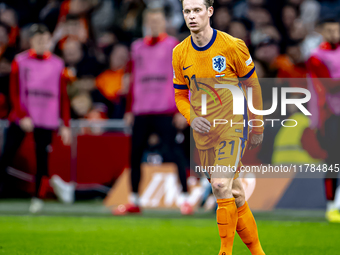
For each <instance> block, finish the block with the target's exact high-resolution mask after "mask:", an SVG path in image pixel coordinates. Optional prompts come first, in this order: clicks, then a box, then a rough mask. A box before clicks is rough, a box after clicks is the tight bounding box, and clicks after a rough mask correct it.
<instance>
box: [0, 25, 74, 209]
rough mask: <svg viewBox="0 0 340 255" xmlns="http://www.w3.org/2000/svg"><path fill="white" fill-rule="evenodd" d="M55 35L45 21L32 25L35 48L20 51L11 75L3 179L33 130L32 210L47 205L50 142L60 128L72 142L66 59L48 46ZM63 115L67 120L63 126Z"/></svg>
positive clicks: (0, 162)
mask: <svg viewBox="0 0 340 255" xmlns="http://www.w3.org/2000/svg"><path fill="white" fill-rule="evenodd" d="M50 42H51V35H50V33H49V31H48V29H47V27H46V26H45V25H42V24H34V25H32V26H31V28H30V45H31V49H30V50H28V51H25V52H22V53H20V54H18V55H16V57H15V59H14V61H13V63H12V70H11V74H10V75H11V76H10V98H11V104H12V110H11V113H10V115H9V120H10V122H11V124H10V127H9V128H8V130H7V133H6V139H5V144H4V149H3V154H2V155H1V159H0V175H1V176H0V177H1V178H0V181H1V182H2V184H0V186H2V185H3V184H4V183H5V177H6V168H7V166H8V165H9V164H11V161H12V160H13V158H14V156H15V153H16V151H17V150H18V149H19V147H20V144H21V142H22V141H23V139H24V138H25V135H26V133H29V132H33V135H34V140H35V149H36V161H37V172H36V176H35V192H34V197H33V198H32V201H31V205H30V208H29V210H30V212H31V213H38V212H40V211H41V210H42V208H43V201H42V200H41V198H42V197H43V196H44V194H42V193H43V192H42V191H43V190H44V189H43V188H42V187H43V186H47V185H48V178H47V176H48V145H49V144H50V143H51V140H52V132H53V131H54V130H57V129H58V128H59V131H60V134H61V138H62V141H63V143H64V144H65V145H69V144H70V141H71V131H70V128H69V119H70V107H69V101H68V96H67V92H66V83H65V80H64V77H63V70H64V62H63V61H62V60H61V59H60V58H58V57H57V56H55V55H53V54H51V53H50V52H49V51H48V49H49V46H50ZM60 119H62V121H63V124H62V125H61V126H60Z"/></svg>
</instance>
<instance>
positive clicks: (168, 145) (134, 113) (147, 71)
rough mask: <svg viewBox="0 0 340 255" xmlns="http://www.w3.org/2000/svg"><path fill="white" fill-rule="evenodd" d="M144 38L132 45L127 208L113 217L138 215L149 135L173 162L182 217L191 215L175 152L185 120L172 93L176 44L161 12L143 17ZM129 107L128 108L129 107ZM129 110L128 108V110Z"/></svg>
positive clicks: (179, 158)
mask: <svg viewBox="0 0 340 255" xmlns="http://www.w3.org/2000/svg"><path fill="white" fill-rule="evenodd" d="M144 26H145V29H146V31H147V36H145V37H144V38H143V39H140V40H137V41H136V42H134V43H133V45H132V50H131V51H132V52H131V58H132V85H131V88H130V92H131V104H128V110H127V113H126V114H125V116H124V119H125V121H126V124H127V125H129V126H131V125H132V126H133V128H132V147H131V186H132V193H131V195H130V197H129V204H127V205H120V206H118V208H117V209H116V210H115V211H114V214H116V215H122V214H127V213H139V212H141V207H140V206H141V205H140V201H139V195H138V192H139V183H140V180H141V161H142V157H143V153H144V150H145V149H146V147H147V143H148V138H149V136H150V134H151V133H157V134H158V136H159V138H160V140H161V144H162V146H163V155H162V156H163V158H164V161H170V162H175V163H176V165H177V168H178V173H179V179H180V181H181V184H182V193H183V199H184V202H183V203H182V205H181V212H182V213H183V214H190V213H192V211H193V209H192V207H191V205H190V204H189V203H188V202H186V198H187V197H188V188H187V180H186V179H187V178H186V170H185V168H186V161H185V157H184V155H183V153H182V151H181V150H178V149H176V148H175V147H176V146H175V139H176V134H177V130H176V128H175V127H178V128H182V129H183V128H184V127H185V126H187V123H186V120H185V119H184V118H183V116H181V114H180V113H178V112H177V110H176V105H175V101H174V100H173V98H174V92H173V84H172V77H173V70H172V66H171V56H172V49H173V48H174V47H175V46H176V45H177V44H178V41H177V40H176V39H175V38H173V37H171V36H168V35H167V34H166V33H165V29H166V19H165V14H164V11H163V10H162V9H147V10H146V11H145V13H144ZM130 105H131V106H130ZM129 106H130V107H129ZM129 108H131V109H129Z"/></svg>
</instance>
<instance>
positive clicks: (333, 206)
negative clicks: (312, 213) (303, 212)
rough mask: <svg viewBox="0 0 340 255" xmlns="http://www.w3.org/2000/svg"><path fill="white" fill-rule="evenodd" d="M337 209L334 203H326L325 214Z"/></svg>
mask: <svg viewBox="0 0 340 255" xmlns="http://www.w3.org/2000/svg"><path fill="white" fill-rule="evenodd" d="M335 209H337V208H336V206H335V202H334V201H327V209H326V210H327V212H329V211H332V210H335Z"/></svg>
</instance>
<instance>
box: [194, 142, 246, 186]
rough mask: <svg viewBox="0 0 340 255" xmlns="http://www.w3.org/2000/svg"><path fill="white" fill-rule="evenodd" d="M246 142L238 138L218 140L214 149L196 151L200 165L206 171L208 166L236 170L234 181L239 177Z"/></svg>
mask: <svg viewBox="0 0 340 255" xmlns="http://www.w3.org/2000/svg"><path fill="white" fill-rule="evenodd" d="M246 145H247V141H246V140H245V139H243V138H240V137H228V138H224V139H220V140H219V141H218V143H217V144H216V146H215V147H213V148H210V149H207V150H198V154H199V157H200V161H201V165H202V166H203V167H204V168H205V169H208V167H209V166H216V165H219V166H226V167H231V168H233V170H236V172H235V175H234V179H236V178H237V177H238V176H239V172H240V168H241V166H243V165H242V163H241V159H242V156H243V154H244V151H245V149H246Z"/></svg>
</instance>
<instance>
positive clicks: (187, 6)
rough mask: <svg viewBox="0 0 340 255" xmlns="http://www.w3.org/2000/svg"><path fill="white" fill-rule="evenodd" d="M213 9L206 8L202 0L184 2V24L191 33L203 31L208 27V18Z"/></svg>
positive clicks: (186, 0)
mask: <svg viewBox="0 0 340 255" xmlns="http://www.w3.org/2000/svg"><path fill="white" fill-rule="evenodd" d="M213 11H214V9H213V7H209V8H207V7H206V6H205V4H204V0H184V1H183V15H184V19H185V23H186V24H187V27H188V28H189V29H190V31H191V32H196V33H197V32H200V31H203V30H204V29H205V28H206V27H207V26H209V25H210V24H209V20H210V17H211V16H212V14H213Z"/></svg>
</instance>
